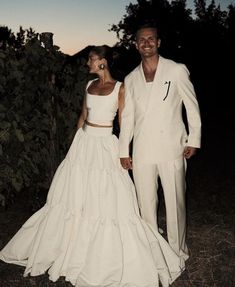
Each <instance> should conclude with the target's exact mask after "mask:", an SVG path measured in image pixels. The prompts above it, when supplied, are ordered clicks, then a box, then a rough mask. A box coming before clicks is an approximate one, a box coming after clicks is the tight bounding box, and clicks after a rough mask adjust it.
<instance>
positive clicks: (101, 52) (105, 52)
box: [90, 45, 113, 68]
mask: <svg viewBox="0 0 235 287" xmlns="http://www.w3.org/2000/svg"><path fill="white" fill-rule="evenodd" d="M90 52H91V53H94V54H96V55H97V56H98V57H99V58H100V59H103V58H104V59H106V61H107V62H108V66H109V68H111V67H112V66H113V49H112V48H111V47H109V46H108V45H102V46H93V47H92V48H91V50H90Z"/></svg>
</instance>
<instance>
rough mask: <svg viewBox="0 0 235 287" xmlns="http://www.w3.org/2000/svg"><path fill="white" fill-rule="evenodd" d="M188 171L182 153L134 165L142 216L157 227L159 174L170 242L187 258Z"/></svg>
mask: <svg viewBox="0 0 235 287" xmlns="http://www.w3.org/2000/svg"><path fill="white" fill-rule="evenodd" d="M185 172H186V160H185V159H184V158H183V157H181V158H178V159H177V160H173V161H169V162H164V163H158V164H153V165H150V164H143V165H141V164H140V165H133V175H134V181H135V186H136V190H137V195H138V202H139V206H140V211H141V216H142V218H143V219H144V220H145V222H147V223H148V224H150V225H151V226H152V227H153V228H154V229H155V230H158V226H157V211H156V208H157V205H158V193H157V190H158V180H156V179H157V178H158V177H160V178H161V184H162V187H163V193H164V199H165V206H166V223H167V238H168V242H169V244H170V246H171V247H172V249H173V250H174V251H175V253H176V254H178V255H179V256H180V257H182V260H187V259H188V257H189V256H188V248H187V246H186V243H185V236H186V208H185V190H186V186H185V185H186V183H185Z"/></svg>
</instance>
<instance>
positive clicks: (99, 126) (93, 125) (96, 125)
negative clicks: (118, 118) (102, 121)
mask: <svg viewBox="0 0 235 287" xmlns="http://www.w3.org/2000/svg"><path fill="white" fill-rule="evenodd" d="M86 124H87V125H88V126H91V127H96V128H112V127H113V126H112V125H110V126H106V125H98V124H93V123H89V122H88V121H86Z"/></svg>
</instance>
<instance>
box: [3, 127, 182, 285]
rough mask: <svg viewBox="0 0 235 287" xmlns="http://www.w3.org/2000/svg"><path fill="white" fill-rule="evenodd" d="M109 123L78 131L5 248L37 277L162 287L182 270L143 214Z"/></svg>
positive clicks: (8, 256) (5, 253)
mask: <svg viewBox="0 0 235 287" xmlns="http://www.w3.org/2000/svg"><path fill="white" fill-rule="evenodd" d="M111 131H112V130H111V129H109V128H108V129H106V128H94V127H90V126H86V127H85V128H84V129H79V130H78V131H77V133H76V135H75V137H74V140H73V143H72V145H71V147H70V149H69V151H68V153H67V155H66V157H65V159H64V160H63V161H62V162H61V164H60V165H59V167H58V169H57V171H56V173H55V175H54V178H53V181H52V184H51V187H50V189H49V193H48V197H47V202H46V204H45V205H44V206H43V207H42V208H41V209H40V210H38V211H37V212H36V213H35V214H33V215H32V216H31V217H30V218H29V219H28V220H27V221H26V222H25V224H24V225H23V226H22V228H21V229H20V230H19V231H18V232H17V233H16V235H15V236H14V237H13V238H12V239H11V241H10V242H9V243H8V244H7V245H6V246H5V247H4V248H3V250H1V252H0V259H1V260H4V261H5V262H9V263H14V264H18V265H22V266H25V267H26V268H25V273H24V275H25V276H26V275H27V274H30V275H32V276H36V275H39V274H42V273H44V272H46V271H47V270H48V273H49V276H50V280H52V281H56V280H57V279H58V278H59V277H60V276H65V279H66V280H68V281H70V282H71V283H72V284H73V285H74V286H77V287H85V286H90V287H94V286H96V287H104V286H111V287H117V286H119V287H158V286H159V280H160V281H161V282H162V286H163V287H167V286H169V283H170V282H173V281H174V280H175V279H176V278H177V277H178V276H179V275H180V273H181V272H182V270H184V265H183V263H182V262H180V259H179V257H178V256H177V255H176V254H175V253H174V252H173V250H172V249H171V248H170V247H169V245H168V243H167V242H166V241H165V240H164V239H163V237H162V236H161V235H160V234H159V233H157V232H156V231H154V230H152V229H151V227H149V226H148V225H147V224H146V223H145V222H144V221H143V220H142V219H141V218H140V216H139V212H138V206H137V200H136V194H135V189H134V185H133V183H132V181H131V179H130V177H129V175H128V172H127V171H126V170H124V169H123V168H122V167H121V165H120V162H119V157H118V139H117V138H116V136H114V135H112V134H111Z"/></svg>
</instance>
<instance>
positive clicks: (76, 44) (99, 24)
mask: <svg viewBox="0 0 235 287" xmlns="http://www.w3.org/2000/svg"><path fill="white" fill-rule="evenodd" d="M130 2H131V3H133V4H135V3H136V2H137V1H136V0H0V26H7V27H8V28H10V29H11V30H12V31H13V32H18V31H19V27H20V26H22V27H23V29H28V28H30V27H32V28H33V29H34V30H35V32H37V33H42V32H52V33H53V34H54V36H53V39H54V45H57V46H59V47H60V50H61V51H62V52H63V53H66V54H70V55H73V54H75V53H76V52H78V51H80V50H81V49H83V48H85V47H86V46H87V45H102V44H108V45H111V46H112V45H114V44H115V43H116V42H117V38H116V34H115V33H114V32H109V31H108V29H109V28H110V27H111V25H112V24H118V22H119V21H120V20H121V19H122V17H123V16H124V14H125V13H126V6H127V5H128V4H129V3H130ZM210 2H211V1H210V0H208V1H207V3H210ZM215 2H216V3H217V4H218V3H220V5H221V9H222V10H225V9H226V8H227V6H228V5H229V4H235V0H216V1H215ZM192 3H193V0H188V8H190V9H192V8H193V7H194V5H193V4H192Z"/></svg>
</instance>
